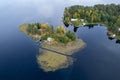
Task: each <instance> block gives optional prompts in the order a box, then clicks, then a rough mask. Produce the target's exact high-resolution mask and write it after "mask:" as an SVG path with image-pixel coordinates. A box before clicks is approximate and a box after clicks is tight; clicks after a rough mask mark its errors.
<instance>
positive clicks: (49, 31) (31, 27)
mask: <svg viewBox="0 0 120 80" xmlns="http://www.w3.org/2000/svg"><path fill="white" fill-rule="evenodd" d="M27 32H28V34H30V35H38V36H41V40H47V38H48V37H50V38H53V39H54V40H55V41H57V42H60V43H64V44H67V43H68V42H70V41H74V40H76V35H75V33H74V32H71V31H69V30H66V29H65V27H64V26H58V27H57V28H56V30H54V28H53V26H52V25H48V24H47V23H45V24H41V23H33V24H28V27H27Z"/></svg>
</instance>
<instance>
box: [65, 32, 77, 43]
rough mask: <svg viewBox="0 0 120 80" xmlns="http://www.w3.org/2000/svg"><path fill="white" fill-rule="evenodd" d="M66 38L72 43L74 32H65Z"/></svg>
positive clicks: (74, 36)
mask: <svg viewBox="0 0 120 80" xmlns="http://www.w3.org/2000/svg"><path fill="white" fill-rule="evenodd" d="M66 36H67V37H68V38H69V39H71V40H72V41H74V40H76V35H75V33H74V32H71V31H68V32H66Z"/></svg>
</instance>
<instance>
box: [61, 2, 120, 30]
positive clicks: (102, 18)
mask: <svg viewBox="0 0 120 80" xmlns="http://www.w3.org/2000/svg"><path fill="white" fill-rule="evenodd" d="M72 18H75V19H79V20H80V19H84V22H86V23H101V24H105V25H106V26H107V27H108V29H111V30H115V29H117V28H119V27H120V4H118V5H116V4H107V5H104V4H98V5H94V6H81V5H75V6H71V7H66V8H65V10H64V18H63V21H64V22H67V23H69V22H71V19H72Z"/></svg>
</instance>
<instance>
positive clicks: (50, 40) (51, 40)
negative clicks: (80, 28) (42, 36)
mask: <svg viewBox="0 0 120 80" xmlns="http://www.w3.org/2000/svg"><path fill="white" fill-rule="evenodd" d="M47 41H48V42H49V43H53V42H54V41H55V40H54V38H51V37H48V38H47Z"/></svg>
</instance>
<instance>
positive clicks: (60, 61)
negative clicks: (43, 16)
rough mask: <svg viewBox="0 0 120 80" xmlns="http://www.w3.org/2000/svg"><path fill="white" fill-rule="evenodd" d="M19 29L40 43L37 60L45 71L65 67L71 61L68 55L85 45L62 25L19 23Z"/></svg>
mask: <svg viewBox="0 0 120 80" xmlns="http://www.w3.org/2000/svg"><path fill="white" fill-rule="evenodd" d="M20 30H21V31H22V32H24V33H25V34H26V35H27V36H29V37H30V38H32V39H33V40H34V41H36V42H39V43H40V55H39V56H37V60H38V64H39V65H40V67H41V68H42V69H43V70H44V71H46V72H48V71H55V70H58V69H62V68H67V67H68V66H69V65H71V64H72V62H73V59H72V57H70V55H72V54H73V53H75V52H76V51H78V50H80V49H81V48H84V47H85V43H84V41H82V40H81V39H78V38H77V36H76V35H75V33H74V32H72V31H70V30H68V29H66V28H65V27H64V26H58V27H56V29H54V27H53V26H52V25H49V24H48V23H32V24H29V23H26V24H22V25H20ZM41 48H42V49H41ZM43 48H44V49H47V50H44V49H43Z"/></svg>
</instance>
